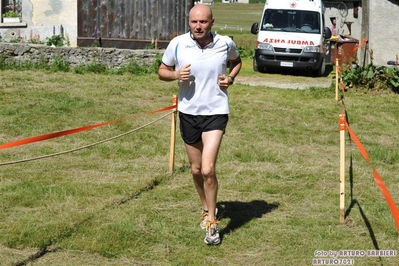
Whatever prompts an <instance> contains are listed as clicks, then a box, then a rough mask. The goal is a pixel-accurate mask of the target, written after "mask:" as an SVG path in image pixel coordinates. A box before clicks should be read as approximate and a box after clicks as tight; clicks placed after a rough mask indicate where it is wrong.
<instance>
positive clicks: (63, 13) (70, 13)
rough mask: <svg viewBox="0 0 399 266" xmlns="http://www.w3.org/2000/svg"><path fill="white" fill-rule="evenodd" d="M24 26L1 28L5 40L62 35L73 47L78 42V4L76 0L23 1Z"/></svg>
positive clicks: (5, 26)
mask: <svg viewBox="0 0 399 266" xmlns="http://www.w3.org/2000/svg"><path fill="white" fill-rule="evenodd" d="M22 22H23V25H20V26H18V27H10V26H7V25H1V26H0V34H1V36H2V38H3V39H5V40H7V41H8V40H10V39H12V38H16V37H21V38H24V39H25V40H29V39H32V38H39V39H40V40H42V41H43V40H45V39H46V38H48V37H51V36H52V35H54V34H60V33H61V25H62V28H63V29H64V36H65V37H66V38H68V39H69V41H70V45H71V46H76V40H77V26H78V25H77V3H76V0H27V1H22Z"/></svg>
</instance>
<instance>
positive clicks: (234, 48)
mask: <svg viewBox="0 0 399 266" xmlns="http://www.w3.org/2000/svg"><path fill="white" fill-rule="evenodd" d="M230 40H231V39H230ZM239 56H240V53H239V52H238V49H237V46H236V44H235V42H234V41H233V40H231V44H230V51H229V60H236V59H237V58H238V57H239Z"/></svg>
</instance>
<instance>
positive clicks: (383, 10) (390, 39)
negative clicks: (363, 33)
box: [369, 0, 399, 65]
mask: <svg viewBox="0 0 399 266" xmlns="http://www.w3.org/2000/svg"><path fill="white" fill-rule="evenodd" d="M369 1H370V10H369V16H370V23H369V36H370V37H369V49H370V51H372V56H373V58H372V60H373V63H374V64H375V65H386V64H387V62H388V61H390V60H393V61H395V60H396V55H399V34H398V33H399V30H398V27H397V24H398V18H399V16H398V14H399V1H389V0H380V1H373V0H369Z"/></svg>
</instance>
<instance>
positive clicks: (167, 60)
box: [162, 38, 177, 67]
mask: <svg viewBox="0 0 399 266" xmlns="http://www.w3.org/2000/svg"><path fill="white" fill-rule="evenodd" d="M176 49H177V41H176V38H174V39H173V40H171V41H170V43H169V45H168V46H167V47H166V50H165V53H164V54H163V56H162V63H164V64H165V65H166V66H169V67H173V66H175V65H176V63H177V62H176V58H175V54H176V53H175V51H176Z"/></svg>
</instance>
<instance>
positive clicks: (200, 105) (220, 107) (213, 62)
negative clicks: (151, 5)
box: [162, 32, 239, 115]
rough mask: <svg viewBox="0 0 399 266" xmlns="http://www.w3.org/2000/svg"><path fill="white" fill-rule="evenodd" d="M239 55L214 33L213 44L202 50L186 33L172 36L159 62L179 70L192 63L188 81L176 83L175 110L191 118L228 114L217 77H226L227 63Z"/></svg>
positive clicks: (234, 48) (231, 45)
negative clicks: (176, 100)
mask: <svg viewBox="0 0 399 266" xmlns="http://www.w3.org/2000/svg"><path fill="white" fill-rule="evenodd" d="M238 56H239V53H238V51H237V47H236V45H235V43H234V42H233V40H232V39H231V38H230V37H228V36H221V35H218V34H213V41H212V42H211V43H210V44H208V45H207V46H206V47H204V48H203V49H202V48H201V46H200V45H199V44H198V43H197V42H196V41H195V40H194V39H193V38H192V37H191V34H190V33H189V32H188V33H186V34H183V35H180V36H177V37H175V38H174V39H173V40H172V41H171V42H170V43H169V45H168V47H167V48H166V50H165V53H164V55H163V57H162V63H164V64H165V65H166V66H170V67H173V66H174V67H175V69H176V70H179V69H180V68H182V67H183V66H185V65H187V64H191V67H190V68H191V73H190V74H191V75H190V80H189V81H179V82H178V85H179V97H178V110H179V111H180V112H182V113H185V114H190V115H216V114H228V113H229V102H228V95H227V90H221V89H220V88H219V85H218V77H219V76H220V75H226V66H227V62H228V61H229V60H235V59H237V58H238Z"/></svg>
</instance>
